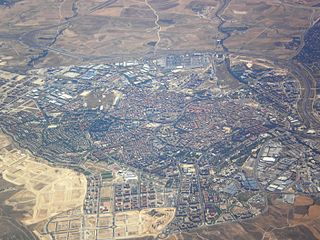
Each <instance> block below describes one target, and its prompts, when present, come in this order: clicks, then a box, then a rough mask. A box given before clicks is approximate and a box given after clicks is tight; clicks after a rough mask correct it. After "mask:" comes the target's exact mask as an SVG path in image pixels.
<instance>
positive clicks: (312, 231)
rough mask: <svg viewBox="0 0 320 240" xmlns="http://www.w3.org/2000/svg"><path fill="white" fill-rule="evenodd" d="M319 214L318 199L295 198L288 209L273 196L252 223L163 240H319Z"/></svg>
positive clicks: (232, 224) (236, 224)
mask: <svg viewBox="0 0 320 240" xmlns="http://www.w3.org/2000/svg"><path fill="white" fill-rule="evenodd" d="M319 211H320V203H319V199H318V200H317V202H316V201H315V200H313V199H312V198H310V197H305V196H298V197H296V199H295V203H294V204H293V205H289V204H286V203H283V201H282V200H281V199H279V198H278V197H275V196H273V197H272V198H271V199H270V200H269V208H268V211H267V212H266V213H264V214H262V215H260V216H258V217H257V218H255V219H252V220H247V221H242V222H235V223H229V224H220V225H215V226H212V227H203V228H200V229H198V230H196V231H193V232H186V233H182V234H176V235H174V236H170V237H168V238H167V239H170V240H174V239H175V240H178V239H179V240H180V239H181V240H182V239H202V240H205V239H216V240H220V239H221V240H224V239H239V240H242V239H243V240H255V239H265V240H266V239H268V240H283V239H299V240H317V239H320V228H319V226H320V214H319Z"/></svg>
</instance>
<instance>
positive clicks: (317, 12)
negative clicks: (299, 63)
mask: <svg viewBox="0 0 320 240" xmlns="http://www.w3.org/2000/svg"><path fill="white" fill-rule="evenodd" d="M316 2H317V1H298V0H297V1H278V0H269V1H257V0H246V1H243V0H232V1H231V2H230V4H229V5H228V7H227V8H226V9H225V11H224V13H223V18H224V19H225V21H226V22H225V23H224V24H223V28H224V30H225V31H228V32H229V34H231V36H230V37H229V38H228V39H227V40H226V41H225V46H226V47H227V48H228V49H229V51H231V52H235V53H238V54H247V55H253V56H257V55H258V56H263V55H264V56H267V57H269V58H271V57H275V58H281V59H286V58H287V57H289V56H293V55H295V54H296V52H297V50H298V49H299V46H300V43H301V42H302V41H301V39H302V38H303V37H302V36H303V34H304V33H305V31H306V30H307V29H308V28H309V27H310V26H312V25H313V24H314V23H315V22H316V20H317V19H319V17H320V7H319V6H318V7H316V6H315V5H316ZM311 6H314V7H311ZM294 38H296V39H294ZM299 39H300V40H299Z"/></svg>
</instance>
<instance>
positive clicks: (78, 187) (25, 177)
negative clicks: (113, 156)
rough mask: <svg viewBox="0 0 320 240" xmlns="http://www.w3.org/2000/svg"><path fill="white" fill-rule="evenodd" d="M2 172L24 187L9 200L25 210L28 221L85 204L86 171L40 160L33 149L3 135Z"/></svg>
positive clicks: (9, 179)
mask: <svg viewBox="0 0 320 240" xmlns="http://www.w3.org/2000/svg"><path fill="white" fill-rule="evenodd" d="M0 143H1V146H0V173H1V174H2V177H3V179H4V180H6V181H7V182H9V183H11V184H13V185H15V186H18V187H20V188H21V189H20V191H18V192H16V193H15V194H14V195H12V196H10V198H8V199H7V200H6V204H7V205H9V206H12V207H13V210H15V211H17V212H22V213H23V217H21V219H20V220H21V221H22V222H23V223H24V224H26V225H31V224H34V223H38V222H40V221H43V220H46V219H49V218H50V217H53V216H54V215H56V214H58V213H61V212H64V211H66V210H69V209H72V208H75V207H77V206H81V205H82V204H83V200H84V196H85V193H86V185H87V184H86V178H85V177H84V175H82V174H79V173H76V172H74V171H72V170H69V169H64V168H56V167H51V166H49V165H47V164H44V163H40V162H38V160H39V159H36V158H34V157H33V156H31V155H30V153H28V152H25V151H22V150H19V149H17V148H15V147H14V146H13V145H12V144H11V142H10V140H9V139H8V138H7V137H6V136H5V135H3V134H1V135H0Z"/></svg>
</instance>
